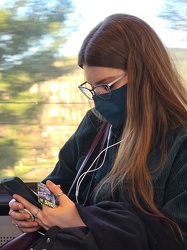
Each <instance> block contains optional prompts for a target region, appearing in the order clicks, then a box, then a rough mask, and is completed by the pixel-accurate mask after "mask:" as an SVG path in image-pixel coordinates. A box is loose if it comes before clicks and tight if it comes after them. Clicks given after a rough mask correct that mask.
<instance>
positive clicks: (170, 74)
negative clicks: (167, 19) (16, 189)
mask: <svg viewBox="0 0 187 250" xmlns="http://www.w3.org/2000/svg"><path fill="white" fill-rule="evenodd" d="M78 64H79V66H80V67H81V68H83V71H84V74H85V78H86V82H84V83H83V84H81V85H79V88H80V90H81V91H82V92H83V93H84V94H85V95H86V96H87V97H88V98H91V99H93V101H94V104H95V108H94V109H93V110H90V111H88V113H87V114H86V116H85V117H84V119H83V121H82V122H81V124H80V125H79V127H78V129H77V131H76V132H75V134H74V135H72V137H71V138H70V139H69V140H68V141H67V143H66V144H65V145H64V146H63V148H62V149H61V150H60V153H59V161H58V163H57V164H56V166H55V168H54V170H53V171H52V173H51V174H50V175H49V176H48V177H47V178H46V179H45V180H44V182H46V181H47V180H48V181H47V182H46V184H47V186H48V187H49V189H50V190H51V191H52V192H53V193H54V194H55V195H57V196H58V198H59V206H57V207H56V208H55V209H52V208H49V207H47V206H43V208H42V210H38V209H37V208H36V207H35V206H33V205H32V204H30V203H28V202H27V201H26V200H24V199H23V198H22V197H20V196H18V195H15V196H14V198H15V199H16V200H17V202H16V201H15V200H12V201H11V202H10V212H9V214H10V216H11V217H12V222H13V224H15V225H17V226H19V228H20V229H21V230H22V231H24V232H33V231H36V230H39V229H40V228H41V227H43V228H44V229H46V230H48V229H49V228H51V227H53V226H59V227H60V228H62V229H64V228H70V229H71V228H74V227H82V228H86V229H88V234H89V235H91V237H92V239H93V241H95V243H94V244H95V246H97V247H98V248H99V249H102V250H103V249H118V250H119V249H144V250H145V249H164V250H167V249H170V250H171V249H183V248H180V247H182V246H181V245H180V240H181V239H180V236H179V235H181V236H182V239H183V243H184V245H185V246H187V209H186V207H187V181H186V179H187V178H186V177H187V95H186V90H185V88H184V87H183V85H182V83H181V80H180V77H179V76H178V74H177V72H176V70H175V68H174V65H173V64H172V62H171V60H170V58H169V56H168V53H167V51H166V49H165V48H164V46H163V44H162V42H161V41H160V39H159V37H158V36H157V35H156V33H155V32H154V30H153V29H152V28H151V27H150V26H149V25H148V24H146V23H145V22H144V21H142V20H141V19H139V18H137V17H135V16H131V15H126V14H115V15H111V16H109V17H107V18H106V19H104V20H103V22H101V23H99V24H98V25H97V26H96V27H95V28H94V29H93V30H92V31H91V32H90V33H89V34H88V36H87V37H86V38H85V40H84V42H83V45H82V47H81V49H80V52H79V56H78ZM105 121H107V122H108V124H109V125H110V127H109V129H108V130H107V129H105V131H107V132H106V133H105V137H107V139H106V142H103V140H102V141H100V142H99V143H98V144H97V146H96V148H95V150H94V152H93V153H92V155H91V156H90V158H89V160H88V161H87V164H86V166H85V169H84V170H83V171H81V172H79V173H78V176H77V177H76V175H77V172H78V170H79V169H80V166H81V163H82V162H83V160H84V159H85V156H86V154H87V153H88V151H89V148H90V147H91V145H92V142H93V140H94V138H95V137H96V135H97V133H98V130H99V128H100V127H101V125H102V124H103V123H104V124H105ZM102 143H103V144H104V143H105V146H104V148H105V149H104V150H103V152H102V153H101V155H100V154H99V152H100V151H101V150H102V149H103V146H102V148H101V144H102ZM98 155H100V159H99V163H98V164H97V166H95V162H96V161H97V156H98ZM93 162H94V164H92V163H93ZM92 165H93V166H92ZM94 167H95V169H94ZM49 180H50V181H49ZM74 180H75V181H74ZM54 183H55V184H54ZM72 183H73V185H72ZM59 185H60V186H59ZM61 189H62V190H63V192H64V193H65V194H68V196H67V195H65V194H63V193H62V192H61ZM68 192H69V193H68ZM24 207H25V208H27V209H28V210H29V211H30V212H31V213H32V214H34V215H35V220H34V221H27V220H28V219H29V218H30V215H29V214H28V213H25V214H23V213H19V212H18V210H19V209H23V208H24ZM86 235H87V234H86ZM177 239H178V240H177ZM178 244H179V245H180V247H179V245H178ZM124 246H125V248H124ZM67 249H68V248H67ZM82 249H83V248H82ZM87 249H91V248H87ZM95 249H96V248H95Z"/></svg>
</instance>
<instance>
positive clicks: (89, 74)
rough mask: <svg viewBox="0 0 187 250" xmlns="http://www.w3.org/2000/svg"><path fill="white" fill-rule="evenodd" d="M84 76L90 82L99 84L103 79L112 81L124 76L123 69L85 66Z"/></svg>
mask: <svg viewBox="0 0 187 250" xmlns="http://www.w3.org/2000/svg"><path fill="white" fill-rule="evenodd" d="M83 70H84V75H85V78H86V80H87V81H88V82H93V83H94V82H98V81H100V80H102V79H106V78H108V79H110V78H113V77H117V76H119V75H120V74H123V73H124V71H123V70H121V69H115V68H108V67H96V66H87V65H84V66H83Z"/></svg>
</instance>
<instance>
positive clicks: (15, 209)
mask: <svg viewBox="0 0 187 250" xmlns="http://www.w3.org/2000/svg"><path fill="white" fill-rule="evenodd" d="M9 207H10V211H9V215H10V217H11V218H12V224H14V225H15V226H17V227H18V228H19V229H20V230H21V231H22V232H27V233H29V232H34V231H37V230H39V229H40V228H41V226H40V225H39V223H38V222H37V221H30V220H31V215H30V214H29V213H27V212H25V213H20V212H19V210H22V209H24V208H25V207H24V205H23V204H22V203H20V202H18V201H16V200H15V199H12V200H11V201H10V202H9Z"/></svg>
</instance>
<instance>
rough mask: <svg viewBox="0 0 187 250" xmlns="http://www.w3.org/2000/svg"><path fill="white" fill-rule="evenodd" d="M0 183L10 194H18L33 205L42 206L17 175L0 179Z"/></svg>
mask: <svg viewBox="0 0 187 250" xmlns="http://www.w3.org/2000/svg"><path fill="white" fill-rule="evenodd" d="M0 185H1V186H2V187H3V188H4V189H5V190H6V191H8V193H9V194H10V195H11V196H12V195H14V194H19V195H20V196H22V197H23V198H25V199H26V200H27V201H29V202H30V203H32V204H33V205H35V206H37V207H38V208H42V206H41V204H40V203H39V202H38V196H37V195H36V194H35V193H34V192H33V191H32V190H31V189H30V188H29V187H28V186H27V185H26V184H25V183H24V182H23V181H22V180H21V179H20V178H19V177H17V176H14V177H10V178H5V179H3V180H0Z"/></svg>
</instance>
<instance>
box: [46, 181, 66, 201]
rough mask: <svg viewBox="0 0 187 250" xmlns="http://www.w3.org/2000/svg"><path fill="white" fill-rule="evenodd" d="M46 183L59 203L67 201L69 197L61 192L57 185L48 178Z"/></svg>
mask: <svg viewBox="0 0 187 250" xmlns="http://www.w3.org/2000/svg"><path fill="white" fill-rule="evenodd" d="M46 185H47V187H48V188H49V189H50V191H51V192H52V193H53V194H54V195H55V196H56V197H57V199H58V201H59V204H60V205H63V204H65V202H67V201H69V198H68V197H67V195H65V194H64V193H63V191H62V190H61V189H60V187H59V185H56V184H54V183H53V182H52V181H50V180H48V181H47V182H46Z"/></svg>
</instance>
